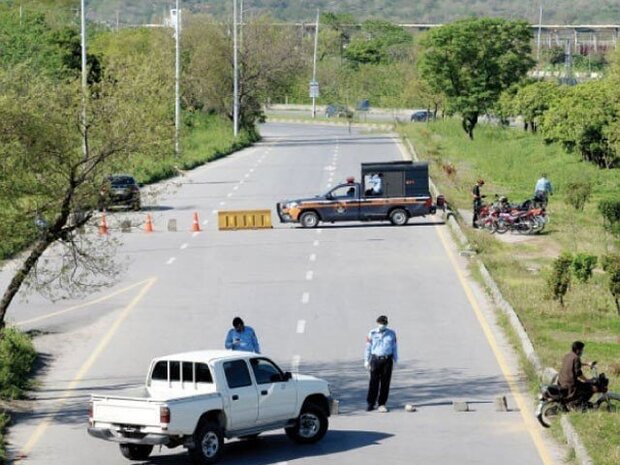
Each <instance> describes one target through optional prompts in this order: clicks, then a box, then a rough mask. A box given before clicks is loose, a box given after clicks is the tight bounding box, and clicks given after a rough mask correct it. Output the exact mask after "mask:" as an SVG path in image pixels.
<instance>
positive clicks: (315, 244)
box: [312, 239, 319, 247]
mask: <svg viewBox="0 0 620 465" xmlns="http://www.w3.org/2000/svg"><path fill="white" fill-rule="evenodd" d="M312 245H313V246H315V247H318V246H319V240H318V239H315V240H314V242H313V243H312Z"/></svg>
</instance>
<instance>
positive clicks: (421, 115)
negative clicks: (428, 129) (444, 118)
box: [411, 110, 432, 122]
mask: <svg viewBox="0 0 620 465" xmlns="http://www.w3.org/2000/svg"><path fill="white" fill-rule="evenodd" d="M431 116H432V114H431V112H430V111H428V110H418V111H414V112H413V113H412V114H411V121H418V122H420V121H428V120H429V119H430V118H431Z"/></svg>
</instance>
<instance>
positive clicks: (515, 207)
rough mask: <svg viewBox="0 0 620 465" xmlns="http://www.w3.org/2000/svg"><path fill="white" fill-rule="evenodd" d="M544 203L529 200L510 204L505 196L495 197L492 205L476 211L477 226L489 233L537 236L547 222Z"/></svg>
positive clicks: (485, 204)
mask: <svg viewBox="0 0 620 465" xmlns="http://www.w3.org/2000/svg"><path fill="white" fill-rule="evenodd" d="M545 207H546V202H542V201H540V200H539V199H536V198H534V199H529V200H526V201H525V202H523V203H517V204H515V203H510V202H509V201H508V199H507V198H506V197H505V196H501V197H500V196H498V195H496V196H495V201H494V202H493V203H484V204H482V205H481V206H480V209H479V210H478V218H477V221H476V223H477V226H478V227H479V228H482V229H486V230H487V231H489V232H491V233H497V234H504V233H505V232H507V231H513V232H517V233H519V234H538V233H540V232H541V231H542V230H543V229H545V225H546V224H547V222H548V221H549V217H548V216H547V213H546V211H545Z"/></svg>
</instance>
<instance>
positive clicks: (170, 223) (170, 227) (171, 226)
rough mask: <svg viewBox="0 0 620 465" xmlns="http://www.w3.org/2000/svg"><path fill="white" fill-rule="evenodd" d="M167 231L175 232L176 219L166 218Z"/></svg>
mask: <svg viewBox="0 0 620 465" xmlns="http://www.w3.org/2000/svg"><path fill="white" fill-rule="evenodd" d="M168 231H170V232H177V220H175V219H170V220H168Z"/></svg>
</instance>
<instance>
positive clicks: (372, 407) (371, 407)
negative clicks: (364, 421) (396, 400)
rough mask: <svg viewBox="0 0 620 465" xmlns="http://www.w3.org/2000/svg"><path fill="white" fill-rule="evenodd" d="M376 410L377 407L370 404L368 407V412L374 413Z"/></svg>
mask: <svg viewBox="0 0 620 465" xmlns="http://www.w3.org/2000/svg"><path fill="white" fill-rule="evenodd" d="M374 409H375V406H374V405H370V404H368V405H367V406H366V411H367V412H372V411H373V410H374Z"/></svg>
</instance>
